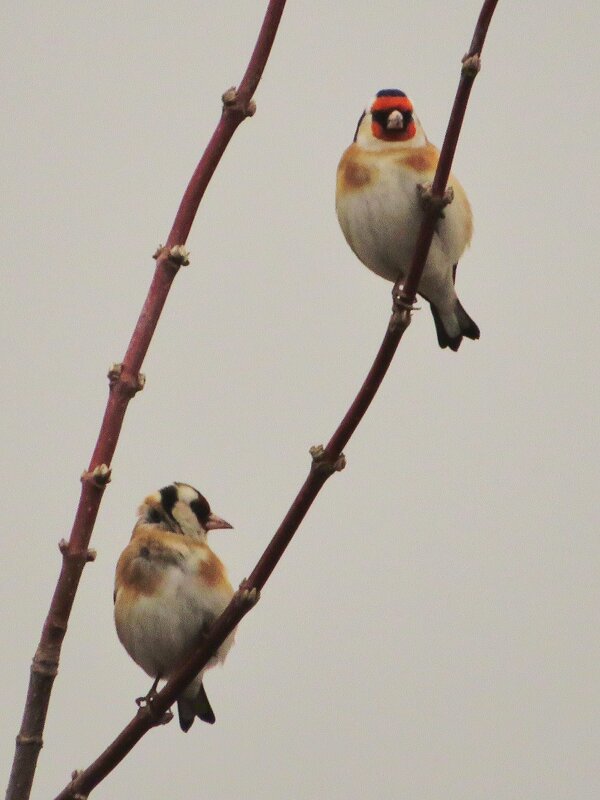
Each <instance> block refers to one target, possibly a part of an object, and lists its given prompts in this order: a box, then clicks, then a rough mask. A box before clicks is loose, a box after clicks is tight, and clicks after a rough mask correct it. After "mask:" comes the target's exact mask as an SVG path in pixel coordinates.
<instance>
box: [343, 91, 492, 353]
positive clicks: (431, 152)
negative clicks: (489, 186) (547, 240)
mask: <svg viewBox="0 0 600 800" xmlns="http://www.w3.org/2000/svg"><path fill="white" fill-rule="evenodd" d="M438 159H439V151H438V149H437V148H436V147H434V145H432V144H431V143H430V142H428V141H427V137H426V136H425V133H424V132H423V128H422V127H421V123H420V122H419V120H418V119H417V117H416V116H415V114H414V113H413V104H412V102H411V101H410V100H409V98H408V97H407V96H406V95H405V94H404V92H401V91H400V90H398V89H383V90H382V91H380V92H377V95H376V96H375V98H374V100H373V101H372V103H371V104H370V106H369V107H368V108H367V109H366V110H365V112H364V113H363V115H362V117H361V118H360V120H359V121H358V126H357V128H356V134H355V136H354V142H353V143H352V144H351V145H350V147H349V148H348V149H347V150H346V151H345V153H344V154H343V156H342V159H341V161H340V164H339V167H338V171H337V191H336V211H337V215H338V219H339V222H340V226H341V228H342V231H343V233H344V236H345V237H346V241H347V242H348V244H349V245H350V247H351V248H352V250H353V251H354V253H355V254H356V255H357V256H358V258H359V259H360V260H361V261H362V262H363V264H365V265H366V266H367V267H369V269H371V270H373V272H376V273H377V275H381V277H382V278H386V279H387V280H389V281H396V280H397V278H398V277H399V276H401V277H406V274H407V272H408V270H409V268H410V263H411V259H412V255H413V252H414V249H415V244H416V239H417V234H418V232H419V227H420V224H421V220H422V216H423V214H422V208H421V200H420V185H422V184H424V183H427V182H430V181H432V180H433V176H434V174H435V170H436V167H437V163H438ZM449 185H450V186H452V188H453V190H454V200H453V202H452V203H450V205H448V206H446V208H445V209H444V215H443V217H440V219H439V220H438V223H437V226H436V230H435V233H434V236H433V241H432V243H431V248H430V250H429V255H428V256H427V262H426V264H425V269H424V271H423V276H422V278H421V282H420V284H419V294H420V295H422V297H424V298H425V299H426V300H428V301H429V303H430V305H431V312H432V314H433V319H434V321H435V327H436V331H437V337H438V342H439V344H440V347H450V348H451V349H452V350H458V348H459V347H460V343H461V341H462V338H463V336H468V337H469V338H470V339H478V338H479V328H478V327H477V325H476V324H475V323H474V322H473V320H472V319H471V317H469V315H468V314H467V312H466V311H465V310H464V308H463V307H462V305H461V304H460V301H459V299H458V297H457V296H456V291H455V289H454V280H455V277H456V266H457V262H458V260H459V258H460V256H461V255H462V253H463V251H464V250H465V248H466V247H467V245H468V244H469V242H470V241H471V234H472V231H473V222H472V216H471V208H470V206H469V201H468V200H467V196H466V194H465V192H464V190H463V188H462V186H461V185H460V183H459V182H458V181H457V180H456V178H455V177H454V176H453V175H450V179H449Z"/></svg>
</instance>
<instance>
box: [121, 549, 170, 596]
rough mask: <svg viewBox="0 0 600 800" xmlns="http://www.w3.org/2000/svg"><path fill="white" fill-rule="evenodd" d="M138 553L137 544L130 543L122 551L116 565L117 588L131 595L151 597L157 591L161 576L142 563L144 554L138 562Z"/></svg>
mask: <svg viewBox="0 0 600 800" xmlns="http://www.w3.org/2000/svg"><path fill="white" fill-rule="evenodd" d="M139 551H140V548H139V546H138V545H137V543H131V544H130V545H128V546H127V547H126V548H125V550H124V551H123V553H122V555H121V558H120V559H119V562H118V564H117V581H116V582H117V586H121V587H123V588H124V589H126V590H127V592H128V593H131V594H133V595H136V594H145V595H151V594H154V592H156V591H157V589H158V586H159V584H160V582H161V580H162V575H161V573H160V572H159V571H158V570H152V569H148V567H147V566H146V565H145V564H144V562H143V559H144V557H145V554H144V553H143V554H142V560H140V558H139V556H140V552H139Z"/></svg>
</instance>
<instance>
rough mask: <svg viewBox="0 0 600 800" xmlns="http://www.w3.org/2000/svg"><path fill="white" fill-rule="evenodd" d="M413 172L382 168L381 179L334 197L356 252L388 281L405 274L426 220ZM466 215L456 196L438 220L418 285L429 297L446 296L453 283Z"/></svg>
mask: <svg viewBox="0 0 600 800" xmlns="http://www.w3.org/2000/svg"><path fill="white" fill-rule="evenodd" d="M390 167H391V165H390ZM413 175H415V173H410V172H408V170H405V169H402V168H393V169H392V168H390V169H386V170H385V171H380V172H379V174H378V177H377V180H375V181H373V182H372V183H371V184H369V185H367V186H364V187H362V188H361V189H360V191H351V192H345V193H343V194H342V195H338V197H337V201H336V210H337V214H338V219H339V222H340V226H341V228H342V231H343V233H344V236H345V237H346V240H347V242H348V244H349V245H350V247H351V248H352V250H353V251H354V252H355V254H356V255H357V256H358V258H359V259H360V260H361V261H362V262H363V264H365V265H366V266H367V267H369V269H371V270H373V272H375V273H377V275H380V276H381V277H382V278H386V279H387V280H390V281H396V280H397V278H398V277H401V278H403V277H405V276H406V274H407V272H408V269H409V267H410V264H411V260H412V256H413V253H414V249H415V244H416V240H417V234H418V231H419V227H420V225H421V221H422V219H423V210H422V206H421V202H420V198H419V194H418V189H417V181H416V180H415V179H414V178H413ZM468 213H469V212H468V210H467V208H466V207H465V205H464V203H463V202H462V198H460V197H457V198H456V199H455V201H454V202H453V203H451V204H450V205H449V206H447V207H446V208H445V210H444V218H443V219H440V220H439V221H438V224H437V226H436V233H435V234H434V238H433V241H432V243H431V249H430V251H429V256H428V258H427V262H426V265H425V270H424V273H423V278H422V279H421V283H420V285H419V289H420V291H422V293H423V294H424V295H426V296H427V297H428V298H429V299H431V300H434V301H435V299H436V297H437V296H439V295H441V294H443V295H445V294H447V292H448V290H449V289H450V287H451V285H452V267H453V265H454V264H456V263H457V261H458V260H459V258H460V256H461V255H462V252H463V250H464V249H465V247H466V245H467V244H468V237H469V230H470V228H469V224H468ZM449 284H450V285H449ZM452 294H453V292H452Z"/></svg>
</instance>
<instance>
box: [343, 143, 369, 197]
mask: <svg viewBox="0 0 600 800" xmlns="http://www.w3.org/2000/svg"><path fill="white" fill-rule="evenodd" d="M356 151H357V147H356V145H350V147H349V148H348V149H347V150H346V152H345V153H344V155H343V156H342V160H341V161H340V166H339V167H338V189H342V190H345V191H347V192H351V191H356V190H357V189H362V187H363V186H367V185H368V184H369V183H371V182H372V180H373V177H374V175H373V170H372V169H370V168H369V167H368V166H367V165H366V164H362V163H361V161H360V159H359V158H357V153H356Z"/></svg>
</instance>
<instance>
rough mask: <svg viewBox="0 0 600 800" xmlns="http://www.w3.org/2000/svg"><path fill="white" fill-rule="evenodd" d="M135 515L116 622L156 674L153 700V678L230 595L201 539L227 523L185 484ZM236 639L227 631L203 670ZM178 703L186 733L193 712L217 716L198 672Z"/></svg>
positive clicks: (209, 718) (120, 576) (119, 581)
mask: <svg viewBox="0 0 600 800" xmlns="http://www.w3.org/2000/svg"><path fill="white" fill-rule="evenodd" d="M138 515H139V516H138V520H137V522H136V524H135V526H134V528H133V533H132V535H131V541H130V542H129V544H128V545H127V547H126V548H125V550H123V552H122V554H121V556H120V558H119V561H118V563H117V570H116V576H115V594H114V600H115V625H116V628H117V634H118V636H119V639H120V640H121V643H122V644H123V646H124V648H125V649H126V650H127V652H128V653H129V655H130V656H131V658H132V659H133V660H134V661H135V662H136V664H139V666H140V667H141V668H142V669H143V670H144V671H145V672H146V673H147V674H148V675H150V677H152V678H154V679H155V681H154V684H153V686H152V689H151V690H150V693H149V695H148V698H150V697H151V695H152V693H154V692H155V691H156V686H157V685H158V681H159V680H161V679H163V678H164V679H167V678H169V676H170V674H171V672H172V671H173V670H174V669H175V668H176V667H178V666H179V665H180V664H181V662H182V661H183V659H184V658H185V657H186V655H188V654H189V653H190V652H191V650H192V649H193V647H194V645H195V644H197V642H198V637H199V636H200V635H201V634H202V632H203V631H205V630H206V629H207V628H208V627H209V626H210V625H211V624H212V622H213V621H214V620H215V619H216V618H217V617H218V616H220V614H221V613H222V612H223V611H224V610H225V608H226V606H227V605H228V604H229V601H230V600H231V598H232V597H233V589H232V587H231V584H230V583H229V580H228V578H227V574H226V572H225V567H224V566H223V564H222V563H221V561H220V560H219V559H218V558H217V556H216V555H215V554H214V553H213V551H212V550H211V549H210V547H209V546H208V544H207V543H206V535H207V533H208V531H211V530H216V529H219V528H231V525H230V524H229V523H228V522H225V520H224V519H221V518H220V517H217V516H216V515H215V514H213V513H212V512H211V510H210V506H209V504H208V502H207V500H206V499H205V498H204V497H203V496H202V495H201V494H200V492H199V491H197V490H196V489H194V488H193V487H192V486H188V484H185V483H173V484H171V485H170V486H165V487H164V488H163V489H161V490H160V491H158V492H155V493H154V494H151V495H149V496H148V497H146V499H145V500H144V502H143V503H142V505H141V506H140V507H139V510H138ZM233 637H234V634H233V633H231V634H230V635H229V636H228V638H227V639H226V640H225V641H224V642H223V644H222V645H221V647H220V648H219V650H218V651H217V653H216V654H215V656H213V658H212V659H211V660H210V661H209V663H208V664H207V667H206V668H208V667H211V666H214V665H215V664H217V663H219V662H222V661H223V660H224V658H225V656H226V655H227V653H228V651H229V649H230V648H231V646H232V644H233ZM203 671H204V670H203ZM177 707H178V711H179V724H180V725H181V729H182V730H183V731H188V730H189V729H190V727H191V725H192V723H193V721H194V718H195V717H199V718H200V719H201V720H203V721H204V722H208V723H211V724H212V723H213V722H214V721H215V715H214V713H213V710H212V708H211V706H210V702H209V700H208V697H207V696H206V692H205V691H204V686H203V685H202V673H200V674H199V675H197V676H196V678H195V679H194V680H193V681H192V683H190V685H189V686H188V687H187V689H186V690H185V691H184V692H183V694H182V695H181V696H180V697H179V699H178V701H177Z"/></svg>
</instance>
